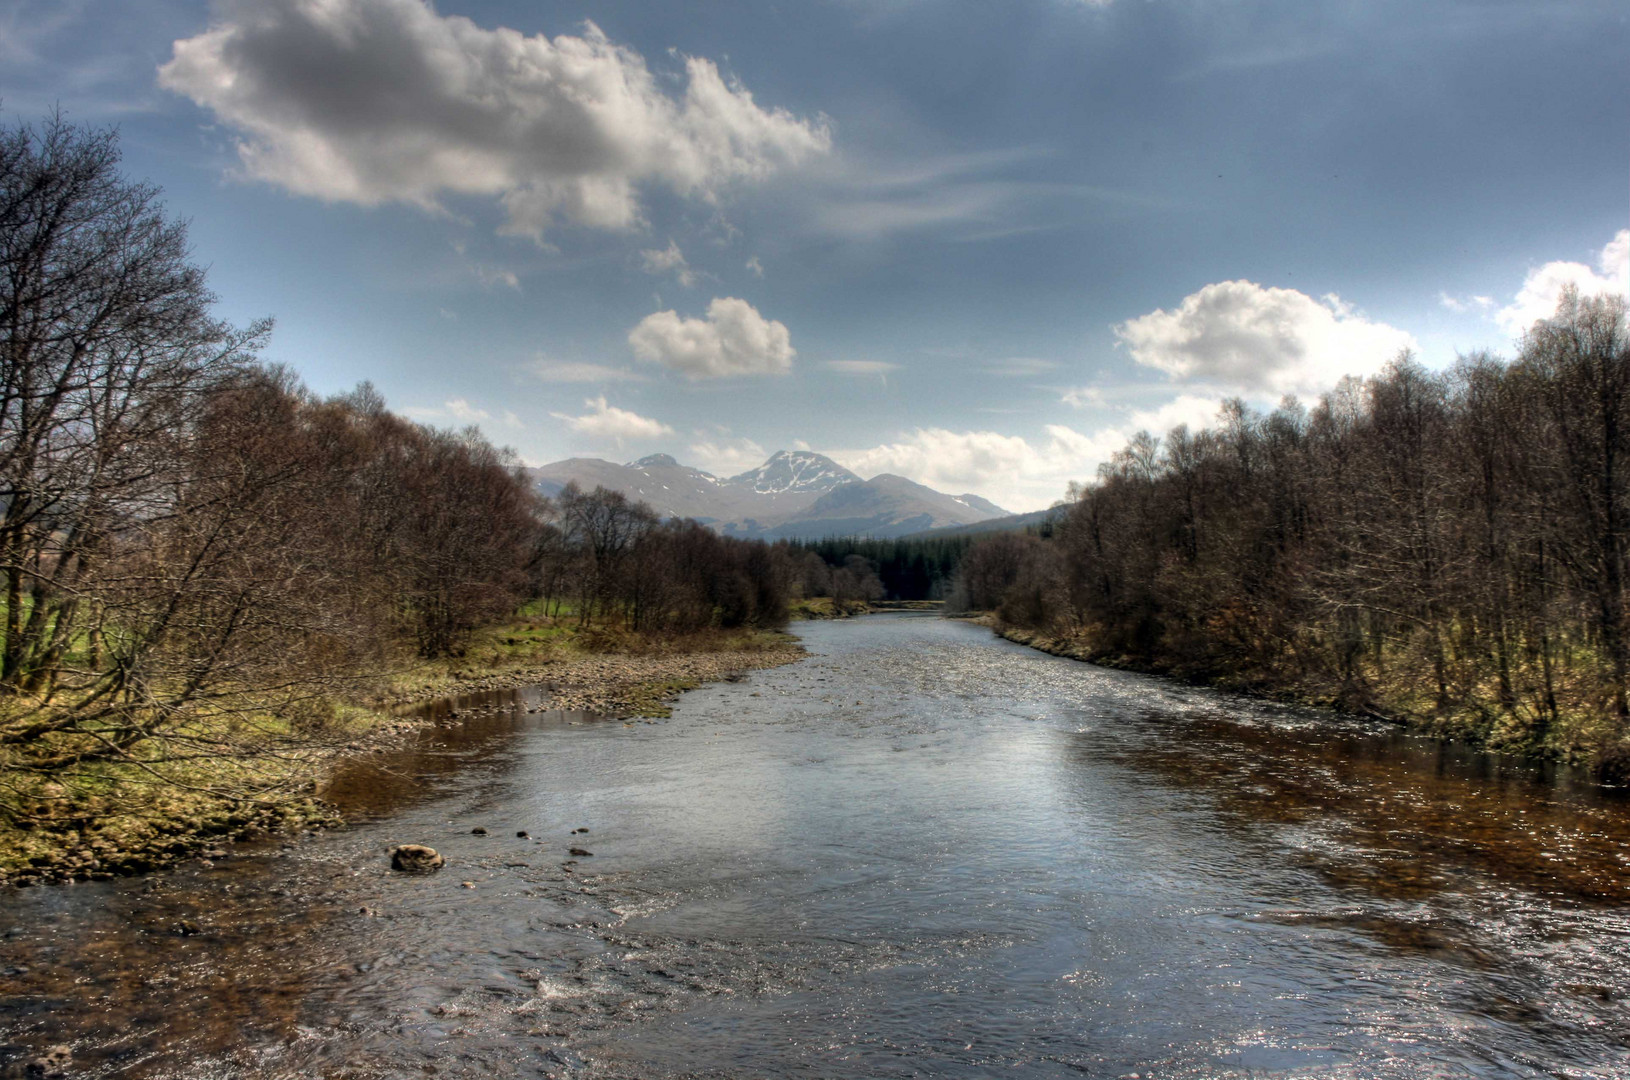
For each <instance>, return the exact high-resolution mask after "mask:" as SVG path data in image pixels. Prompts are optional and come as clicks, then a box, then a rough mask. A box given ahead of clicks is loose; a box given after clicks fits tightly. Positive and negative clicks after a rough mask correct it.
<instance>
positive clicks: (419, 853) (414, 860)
mask: <svg viewBox="0 0 1630 1080" xmlns="http://www.w3.org/2000/svg"><path fill="white" fill-rule="evenodd" d="M389 854H390V857H391V869H392V870H400V871H402V872H403V873H405V874H429V873H434V872H435V871H437V870H440V869H441V868H442V867H443V866H446V865H447V860H446V859H445V858H443V857H442V854H441V853H440V852H439V851H437V850H436V849H435V848H433V847H425V846H424V845H423V844H398V845H397V846H396V847H393V848H391V849H390V853H389Z"/></svg>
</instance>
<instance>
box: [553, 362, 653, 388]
mask: <svg viewBox="0 0 1630 1080" xmlns="http://www.w3.org/2000/svg"><path fill="white" fill-rule="evenodd" d="M526 370H527V372H529V373H530V374H531V375H533V376H534V377H535V378H537V379H540V380H541V381H543V382H550V383H612V382H644V381H645V376H644V375H641V374H640V373H639V372H637V371H630V370H628V369H627V368H618V367H612V366H611V365H610V364H589V363H582V362H575V361H570V360H546V359H544V358H543V357H539V358H538V359H537V360H534V361H533V362H532V363H530V364H528V365H527V366H526Z"/></svg>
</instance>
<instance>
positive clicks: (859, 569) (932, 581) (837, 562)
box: [787, 536, 974, 600]
mask: <svg viewBox="0 0 1630 1080" xmlns="http://www.w3.org/2000/svg"><path fill="white" fill-rule="evenodd" d="M973 541H974V537H972V536H950V537H917V538H911V537H902V538H900V539H895V540H878V539H871V538H868V537H834V538H829V539H825V540H793V541H790V542H788V544H787V546H788V548H789V549H790V553H791V555H792V557H794V558H795V559H797V560H798V561H799V563H800V564H801V565H805V566H808V567H811V568H813V569H812V570H811V576H810V577H809V578H808V579H807V580H805V581H803V582H802V583H801V587H802V589H803V595H806V596H834V595H837V594H844V595H845V596H853V597H855V598H857V599H863V600H943V599H945V597H946V595H947V594H948V593H949V592H950V589H951V582H952V581H953V579H954V578H955V576H956V570H957V566H958V564H959V563H961V561H962V556H963V555H964V554H965V553H966V552H967V550H968V549H969V548H970V547H971V546H972V545H973ZM811 554H813V555H815V556H816V557H818V558H819V560H820V562H821V563H822V564H824V565H825V566H827V567H829V568H832V570H833V571H836V570H838V569H841V568H844V567H848V568H850V569H851V571H852V575H853V576H852V577H851V579H848V580H843V579H838V580H835V581H833V582H826V583H823V580H822V579H821V577H820V570H819V567H817V566H816V564H815V562H814V560H812V559H809V558H808V556H809V555H811ZM868 571H869V572H870V573H872V574H875V575H876V577H877V585H876V586H875V587H873V586H872V585H871V584H870V582H869V581H868V580H867V578H866V574H867V572H868ZM879 589H880V590H881V591H879ZM862 592H863V593H865V594H867V595H860V594H861V593H862Z"/></svg>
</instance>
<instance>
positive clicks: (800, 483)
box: [726, 450, 860, 495]
mask: <svg viewBox="0 0 1630 1080" xmlns="http://www.w3.org/2000/svg"><path fill="white" fill-rule="evenodd" d="M859 479H860V477H858V476H856V475H855V474H854V473H852V472H850V471H849V470H848V469H845V468H844V467H843V466H842V465H839V464H838V463H837V462H835V461H833V460H832V459H831V458H829V457H827V456H826V455H824V454H817V453H814V452H813V451H810V450H777V451H776V452H775V453H773V454H771V455H770V460H768V461H766V462H765V463H764V464H762V465H760V466H759V467H758V468H756V469H749V470H747V471H746V472H744V473H742V474H741V475H740V476H732V477H731V478H730V479H729V480H728V481H726V483H729V484H731V485H732V486H735V487H744V488H747V489H748V490H750V491H756V492H758V493H759V494H760V495H787V494H797V493H802V492H806V491H813V492H815V493H816V494H820V495H824V494H825V493H826V492H828V491H831V490H832V489H833V488H835V487H837V486H838V485H839V484H849V483H853V482H855V481H856V480H859Z"/></svg>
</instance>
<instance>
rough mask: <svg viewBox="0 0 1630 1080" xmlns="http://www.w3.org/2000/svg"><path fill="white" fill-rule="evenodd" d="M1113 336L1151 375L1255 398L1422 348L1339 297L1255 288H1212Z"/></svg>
mask: <svg viewBox="0 0 1630 1080" xmlns="http://www.w3.org/2000/svg"><path fill="white" fill-rule="evenodd" d="M1115 334H1116V336H1118V337H1119V338H1120V339H1121V341H1122V343H1124V344H1125V345H1127V346H1128V347H1129V349H1130V350H1131V353H1132V358H1133V359H1134V360H1136V361H1137V362H1138V363H1140V364H1142V365H1144V366H1145V367H1151V368H1154V369H1156V370H1158V371H1164V372H1166V373H1167V374H1168V375H1171V376H1172V377H1174V378H1176V379H1180V380H1183V381H1186V382H1195V383H1204V384H1209V385H1213V386H1216V387H1219V388H1222V389H1225V390H1230V391H1237V392H1240V393H1244V394H1249V395H1278V394H1292V393H1293V394H1303V395H1310V396H1311V395H1316V394H1318V393H1319V392H1320V391H1322V390H1325V389H1327V388H1329V387H1330V386H1333V385H1334V384H1335V383H1336V381H1337V380H1338V379H1340V378H1341V377H1342V376H1343V375H1358V376H1363V375H1369V374H1371V373H1373V372H1375V371H1378V370H1380V368H1381V367H1382V366H1384V365H1385V364H1386V363H1387V361H1389V360H1391V359H1392V358H1393V357H1394V356H1396V355H1397V354H1398V353H1399V352H1400V351H1402V350H1404V349H1413V348H1415V347H1416V346H1415V339H1414V338H1413V337H1411V336H1410V335H1409V334H1408V333H1406V332H1405V331H1403V330H1399V329H1397V328H1395V327H1392V326H1388V325H1386V324H1385V323H1377V322H1370V321H1369V320H1368V319H1365V318H1363V317H1362V316H1360V315H1358V314H1356V313H1355V312H1354V311H1353V309H1352V307H1351V306H1350V305H1348V304H1346V303H1344V302H1343V301H1342V300H1341V298H1340V297H1337V296H1335V295H1333V294H1332V295H1328V296H1326V297H1324V299H1323V300H1322V301H1319V300H1315V299H1313V298H1312V297H1311V296H1308V295H1306V294H1305V293H1300V292H1297V291H1296V290H1294V289H1278V288H1265V287H1263V286H1261V285H1257V284H1255V283H1253V282H1249V281H1224V282H1219V283H1217V284H1215V285H1207V286H1206V287H1205V288H1203V289H1201V290H1200V291H1199V292H1196V293H1193V294H1191V295H1189V296H1187V297H1184V298H1183V302H1182V303H1181V304H1179V305H1178V306H1177V308H1176V309H1175V310H1172V311H1165V310H1157V311H1153V312H1150V313H1149V314H1147V315H1141V316H1139V317H1138V318H1135V319H1130V320H1128V321H1126V322H1124V323H1121V324H1120V325H1118V326H1116V327H1115Z"/></svg>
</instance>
